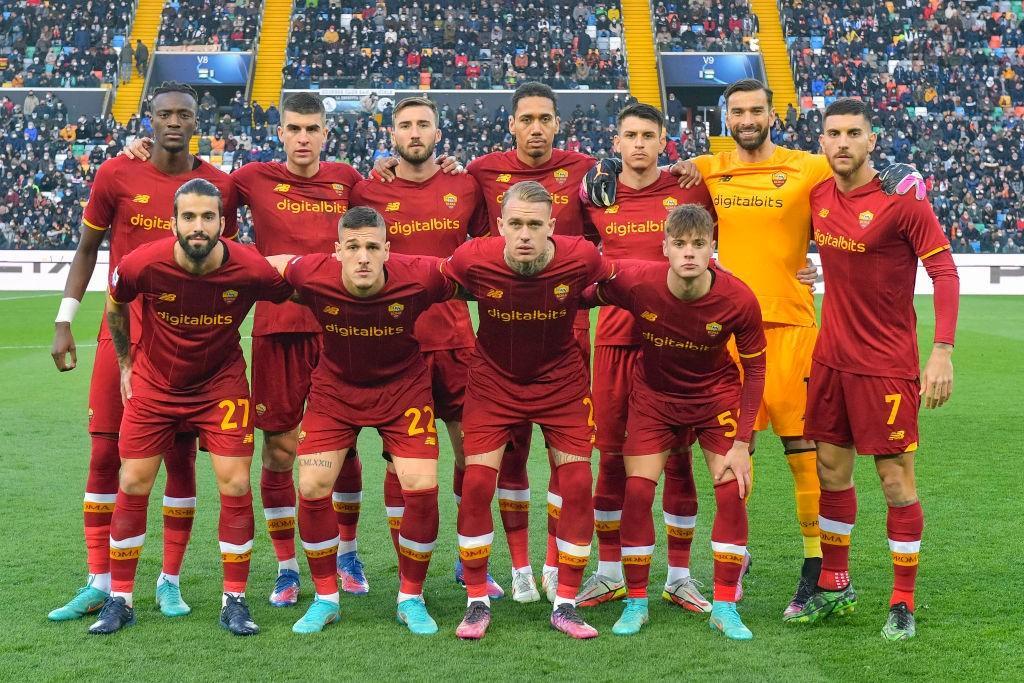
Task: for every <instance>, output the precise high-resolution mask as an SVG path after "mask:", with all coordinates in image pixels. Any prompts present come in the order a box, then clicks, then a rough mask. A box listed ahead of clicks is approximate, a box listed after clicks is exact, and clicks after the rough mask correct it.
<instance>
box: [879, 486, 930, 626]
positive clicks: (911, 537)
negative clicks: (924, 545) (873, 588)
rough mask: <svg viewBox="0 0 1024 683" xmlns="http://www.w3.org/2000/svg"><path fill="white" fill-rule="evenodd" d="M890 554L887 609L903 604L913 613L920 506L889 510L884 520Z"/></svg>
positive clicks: (918, 502) (919, 540) (921, 518)
mask: <svg viewBox="0 0 1024 683" xmlns="http://www.w3.org/2000/svg"><path fill="white" fill-rule="evenodd" d="M885 527H886V531H888V534H889V551H890V552H891V553H892V570H893V579H894V581H893V588H892V597H891V598H890V600H889V606H890V607H891V606H892V605H895V604H897V603H900V602H905V603H907V609H909V610H910V611H911V612H913V611H914V584H915V583H916V581H917V561H918V554H919V553H920V552H921V534H922V532H923V531H924V511H923V510H922V509H921V502H920V501H915V502H913V503H912V504H910V505H905V506H903V507H893V506H891V505H890V506H889V514H888V515H887V516H886V520H885Z"/></svg>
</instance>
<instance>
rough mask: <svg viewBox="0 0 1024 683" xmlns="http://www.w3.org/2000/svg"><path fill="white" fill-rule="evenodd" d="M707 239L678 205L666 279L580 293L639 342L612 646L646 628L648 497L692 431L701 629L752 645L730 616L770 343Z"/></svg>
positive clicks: (632, 277)
mask: <svg viewBox="0 0 1024 683" xmlns="http://www.w3.org/2000/svg"><path fill="white" fill-rule="evenodd" d="M713 237H714V224H713V222H712V218H711V214H710V213H708V212H707V210H705V209H704V208H703V207H700V206H695V205H692V204H690V205H684V206H679V207H677V208H675V209H673V210H672V212H671V213H670V214H669V215H668V218H667V219H666V220H665V228H664V247H663V249H664V252H663V253H664V255H665V256H666V257H668V267H667V268H666V265H665V264H664V263H655V262H649V263H644V262H633V263H630V264H628V265H627V262H620V264H619V265H620V268H621V270H620V271H619V273H618V274H617V275H616V276H615V277H614V278H613V279H611V280H609V281H608V282H605V283H602V284H599V285H597V286H596V287H595V288H593V289H592V290H590V291H589V292H588V297H587V298H588V300H596V301H597V302H598V303H603V304H613V305H616V306H620V307H622V308H624V309H626V310H627V311H629V313H630V314H631V315H632V316H633V319H634V321H635V322H636V324H637V326H638V328H639V334H640V337H641V340H642V341H641V348H642V353H640V357H639V359H638V360H637V362H636V364H635V370H634V375H633V387H632V391H631V393H630V397H629V417H628V420H627V433H628V436H627V437H626V443H625V446H624V447H623V451H624V453H625V467H626V474H627V479H626V495H625V502H624V504H623V509H622V555H623V563H624V564H625V567H626V582H627V583H628V585H629V597H628V598H626V607H625V609H624V610H623V612H622V616H621V617H620V618H619V620H618V621H617V622H616V623H615V626H614V628H613V629H612V631H613V633H616V634H617V635H633V634H636V633H638V632H639V631H640V628H641V627H642V626H643V625H644V624H646V623H647V619H648V609H647V582H648V576H649V573H650V568H651V555H652V553H653V550H654V524H653V521H652V519H651V504H652V503H653V502H654V490H655V487H656V486H657V485H658V479H659V478H660V477H661V472H662V470H664V468H665V463H666V462H667V461H668V459H669V456H670V455H671V450H670V449H671V448H672V447H674V446H675V445H676V444H677V443H678V440H679V438H680V436H683V437H684V438H685V439H686V441H689V439H690V438H691V437H690V430H693V431H694V432H695V433H696V436H697V439H698V440H699V441H700V446H701V450H703V451H704V459H705V460H706V461H707V465H708V470H709V471H710V472H711V476H712V477H713V478H714V480H715V503H716V511H715V522H714V526H713V527H712V530H711V549H712V551H713V552H714V558H715V562H714V566H715V569H714V575H715V601H714V606H713V607H712V609H711V620H710V624H711V627H712V628H714V629H717V630H719V631H721V632H723V633H724V634H725V635H726V636H727V637H728V638H731V639H734V640H749V639H750V638H752V637H753V636H752V634H751V633H750V630H749V629H748V628H747V627H746V626H744V625H743V622H742V620H740V616H739V614H738V613H737V611H736V592H737V588H738V584H739V579H740V573H741V571H742V563H743V557H744V554H745V552H746V545H747V506H746V502H745V498H746V494H747V492H748V491H749V490H750V438H751V434H752V433H753V428H754V418H755V416H756V412H757V406H758V404H759V403H760V401H761V394H762V393H763V391H764V368H765V357H764V352H765V346H766V344H767V342H766V341H765V338H764V330H763V329H762V327H761V315H760V309H759V307H758V304H757V299H756V298H755V297H754V294H753V292H751V291H750V289H749V288H748V287H747V286H746V285H745V284H743V282H742V281H741V280H740V279H739V278H737V277H735V276H733V275H729V274H728V273H724V272H722V271H719V270H714V271H712V270H709V269H708V263H709V261H710V259H711V254H712V252H713V251H714V239H713ZM666 270H667V271H668V279H667V282H666ZM730 338H735V340H736V346H737V348H738V349H739V355H740V359H741V361H742V363H743V380H742V382H741V381H740V374H739V370H738V369H737V367H736V364H735V363H734V362H733V361H732V359H731V358H730V356H729V352H728V349H727V342H728V340H729V339H730ZM691 476H692V475H691ZM668 486H669V483H668V482H666V489H667V487H668ZM667 493H668V491H667V490H666V494H667Z"/></svg>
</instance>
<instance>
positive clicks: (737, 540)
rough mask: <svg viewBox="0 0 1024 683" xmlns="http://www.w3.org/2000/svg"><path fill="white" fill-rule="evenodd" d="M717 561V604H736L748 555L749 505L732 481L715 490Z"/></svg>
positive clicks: (713, 541) (713, 539)
mask: <svg viewBox="0 0 1024 683" xmlns="http://www.w3.org/2000/svg"><path fill="white" fill-rule="evenodd" d="M711 551H712V554H713V555H714V558H715V569H714V576H715V600H719V601H722V602H736V587H737V585H738V584H739V581H740V572H741V571H742V569H743V557H744V555H746V552H747V504H746V503H745V502H744V500H743V499H742V498H740V488H739V484H738V483H736V480H735V479H733V480H732V481H730V482H727V483H725V484H719V485H718V486H716V487H715V521H714V524H713V525H712V527H711Z"/></svg>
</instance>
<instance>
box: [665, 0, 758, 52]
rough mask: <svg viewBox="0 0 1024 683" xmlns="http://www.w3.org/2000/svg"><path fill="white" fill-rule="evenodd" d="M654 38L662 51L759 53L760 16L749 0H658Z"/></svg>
mask: <svg viewBox="0 0 1024 683" xmlns="http://www.w3.org/2000/svg"><path fill="white" fill-rule="evenodd" d="M653 9H654V40H655V43H657V45H658V49H659V50H661V51H662V52H744V51H751V52H756V51H757V50H758V49H759V48H760V44H759V43H758V39H757V31H758V28H759V24H758V19H757V15H756V14H754V13H753V12H751V11H750V3H749V1H748V0H680V1H679V2H668V3H666V2H665V1H664V0H658V1H657V2H656V3H655V4H654V7H653Z"/></svg>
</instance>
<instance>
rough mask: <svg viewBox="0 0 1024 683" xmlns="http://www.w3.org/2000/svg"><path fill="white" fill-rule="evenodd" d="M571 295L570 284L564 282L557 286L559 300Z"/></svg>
mask: <svg viewBox="0 0 1024 683" xmlns="http://www.w3.org/2000/svg"><path fill="white" fill-rule="evenodd" d="M567 296H569V285H567V284H565V283H564V282H563V283H562V284H560V285H556V286H555V298H556V299H558V300H559V301H565V297H567Z"/></svg>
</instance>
